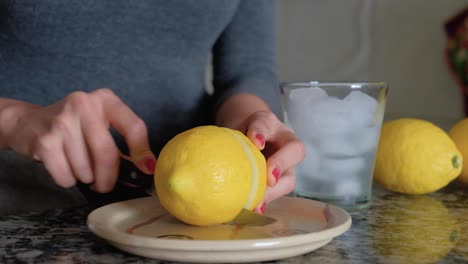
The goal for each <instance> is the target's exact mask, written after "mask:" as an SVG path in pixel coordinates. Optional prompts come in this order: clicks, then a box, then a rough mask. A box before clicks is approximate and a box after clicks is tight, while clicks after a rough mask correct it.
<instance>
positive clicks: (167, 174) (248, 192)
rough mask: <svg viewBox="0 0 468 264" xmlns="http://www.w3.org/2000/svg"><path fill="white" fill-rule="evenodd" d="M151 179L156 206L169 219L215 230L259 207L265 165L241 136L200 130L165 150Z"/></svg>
mask: <svg viewBox="0 0 468 264" xmlns="http://www.w3.org/2000/svg"><path fill="white" fill-rule="evenodd" d="M154 178H155V185H156V192H157V194H158V197H159V200H160V202H161V204H162V205H163V206H164V208H165V209H166V210H167V211H168V212H169V213H170V214H171V215H173V216H174V217H176V218H178V219H179V220H181V221H183V222H185V223H188V224H191V225H198V226H209V225H216V224H221V223H225V222H229V221H230V220H232V219H233V218H234V217H235V216H236V215H237V214H238V213H239V212H240V211H241V210H242V208H246V209H248V210H252V209H254V208H255V207H256V206H257V205H258V204H259V203H260V202H261V201H262V199H263V196H264V194H265V189H266V161H265V158H264V156H263V155H262V153H261V152H260V150H259V149H258V148H257V147H256V146H255V145H254V144H253V143H252V142H251V141H250V140H249V139H248V138H247V137H246V136H245V135H244V134H242V133H241V132H239V131H236V130H232V129H228V128H224V127H217V126H200V127H196V128H193V129H190V130H187V131H185V132H182V133H180V134H178V135H177V136H175V137H174V138H173V139H171V140H170V141H169V142H168V143H167V144H166V145H165V146H164V148H163V149H162V151H161V153H160V155H159V158H158V163H157V166H156V170H155V175H154Z"/></svg>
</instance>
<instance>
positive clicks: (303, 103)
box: [286, 88, 327, 134]
mask: <svg viewBox="0 0 468 264" xmlns="http://www.w3.org/2000/svg"><path fill="white" fill-rule="evenodd" d="M325 98H327V93H326V92H325V91H324V90H323V89H320V88H301V89H294V90H291V92H290V93H289V100H288V102H287V108H286V110H287V119H288V122H289V123H290V126H291V127H292V128H293V129H294V131H295V132H296V133H300V134H307V133H308V131H309V130H308V128H307V126H306V124H307V123H308V120H309V119H310V117H309V115H310V113H311V110H312V108H313V107H314V105H315V104H316V102H318V101H320V100H322V99H325Z"/></svg>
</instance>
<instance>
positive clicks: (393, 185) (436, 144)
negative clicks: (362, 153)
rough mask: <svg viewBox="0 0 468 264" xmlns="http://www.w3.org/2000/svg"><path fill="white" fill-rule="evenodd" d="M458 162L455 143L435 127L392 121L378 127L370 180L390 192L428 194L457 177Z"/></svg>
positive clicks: (412, 121) (406, 120)
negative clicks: (373, 165)
mask: <svg viewBox="0 0 468 264" xmlns="http://www.w3.org/2000/svg"><path fill="white" fill-rule="evenodd" d="M462 160H463V159H462V155H461V153H460V152H459V151H458V149H457V147H456V146H455V143H454V142H453V141H452V140H451V139H450V137H449V136H448V135H447V133H445V132H444V131H443V130H442V129H440V128H439V127H437V126H436V125H434V124H432V123H430V122H428V121H425V120H421V119H412V118H402V119H396V120H392V121H388V122H385V123H384V125H383V126H382V130H381V135H380V140H379V147H378V151H377V158H376V162H375V172H374V179H375V180H376V181H377V182H378V183H379V184H380V185H382V186H383V187H384V188H386V189H388V190H391V191H394V192H400V193H406V194H425V193H430V192H434V191H436V190H439V189H441V188H442V187H445V186H446V185H447V184H448V183H450V182H451V181H452V180H454V179H455V178H456V177H457V176H458V175H459V174H460V172H461V170H462Z"/></svg>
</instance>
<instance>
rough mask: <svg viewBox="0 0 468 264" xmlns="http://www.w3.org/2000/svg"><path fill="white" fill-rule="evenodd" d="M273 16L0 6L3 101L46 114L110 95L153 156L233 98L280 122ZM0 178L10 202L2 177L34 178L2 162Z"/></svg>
mask: <svg viewBox="0 0 468 264" xmlns="http://www.w3.org/2000/svg"><path fill="white" fill-rule="evenodd" d="M273 15H274V2H273V1H270V0H245V1H240V0H171V1H167V0H140V1H129V0H67V1H63V0H45V1H26V0H2V1H0V97H8V98H15V99H19V100H24V101H28V102H32V103H35V104H40V105H48V104H51V103H54V102H56V101H58V100H60V99H61V98H63V97H65V96H66V95H67V94H69V93H71V92H73V91H77V90H81V91H92V90H94V89H97V88H101V87H108V88H111V89H112V90H113V91H114V92H115V93H116V94H117V95H118V96H120V97H121V98H122V100H123V101H124V102H125V103H126V104H128V105H129V106H130V108H131V109H133V110H134V111H135V112H136V113H137V115H138V116H140V117H141V118H142V119H143V120H144V121H145V122H146V124H147V126H148V129H149V136H150V142H151V146H152V149H153V151H154V152H155V153H156V154H157V153H159V151H160V149H161V148H162V146H163V145H164V144H165V143H166V142H167V141H168V140H169V139H170V138H171V137H173V136H174V135H175V134H177V133H179V132H181V131H183V130H185V129H188V128H190V127H193V126H196V125H200V124H207V123H210V122H211V121H212V114H213V113H214V110H215V109H216V106H217V105H219V103H220V102H222V100H223V99H225V98H226V97H228V96H229V95H231V94H233V93H239V92H249V93H253V94H256V95H258V96H260V97H262V98H263V99H264V100H266V101H267V102H268V103H269V104H270V105H271V107H272V108H273V110H274V111H275V112H278V96H277V80H276V72H275V61H274V52H275V50H274V42H275V39H274V34H273V32H274V28H273V27H274V21H273ZM211 56H212V58H213V59H212V64H213V86H214V94H213V95H212V96H210V95H208V94H207V93H206V92H205V68H206V65H207V64H209V63H210V61H209V60H210V58H211ZM116 140H117V141H118V143H119V145H120V146H121V147H123V146H124V144H122V142H121V139H120V138H119V137H118V136H116ZM0 158H1V156H0ZM8 162H10V163H11V158H8ZM10 163H8V164H10ZM3 164H5V163H3ZM0 168H1V169H0V185H1V186H2V188H9V191H10V192H11V190H12V188H13V189H15V188H17V186H18V184H17V183H15V184H16V185H15V186H14V185H13V183H11V184H8V180H2V179H1V178H2V176H1V175H2V174H3V177H5V178H9V177H14V178H15V179H16V180H19V179H18V178H21V177H29V176H30V175H29V176H28V175H19V174H21V173H19V170H17V169H15V168H14V166H13V165H11V164H10V165H9V166H8V168H9V169H10V170H6V169H5V166H2V160H0ZM33 173H35V172H29V174H33ZM23 185H24V184H23ZM26 187H27V186H26ZM2 188H0V193H1V189H2ZM18 194H21V191H18ZM0 199H2V197H0ZM0 206H1V205H0Z"/></svg>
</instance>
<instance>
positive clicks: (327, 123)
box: [281, 82, 388, 209]
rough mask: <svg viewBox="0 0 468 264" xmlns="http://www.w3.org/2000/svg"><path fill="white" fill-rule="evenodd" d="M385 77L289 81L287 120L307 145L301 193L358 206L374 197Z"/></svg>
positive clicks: (284, 89) (299, 183)
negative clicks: (381, 79) (370, 80)
mask: <svg viewBox="0 0 468 264" xmlns="http://www.w3.org/2000/svg"><path fill="white" fill-rule="evenodd" d="M387 89H388V88H387V85H386V84H385V83H318V82H310V83H286V84H284V85H282V87H281V92H282V97H281V98H282V106H283V110H284V119H285V122H286V123H287V124H288V125H289V126H290V127H291V128H292V129H293V130H294V131H295V132H296V134H297V136H298V137H299V138H300V139H301V140H302V141H303V142H304V144H305V146H306V157H305V159H304V161H303V162H301V163H300V164H299V165H298V167H297V173H296V174H297V176H296V188H295V191H294V192H295V194H296V195H297V196H301V197H306V198H311V199H316V200H321V201H325V202H329V203H332V204H336V205H338V206H341V207H344V208H348V209H352V208H360V207H366V206H367V205H368V204H369V202H370V199H371V193H372V176H373V171H374V162H375V155H376V150H377V145H378V141H379V135H380V128H381V126H382V120H383V115H384V108H385V100H386V94H387Z"/></svg>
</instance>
